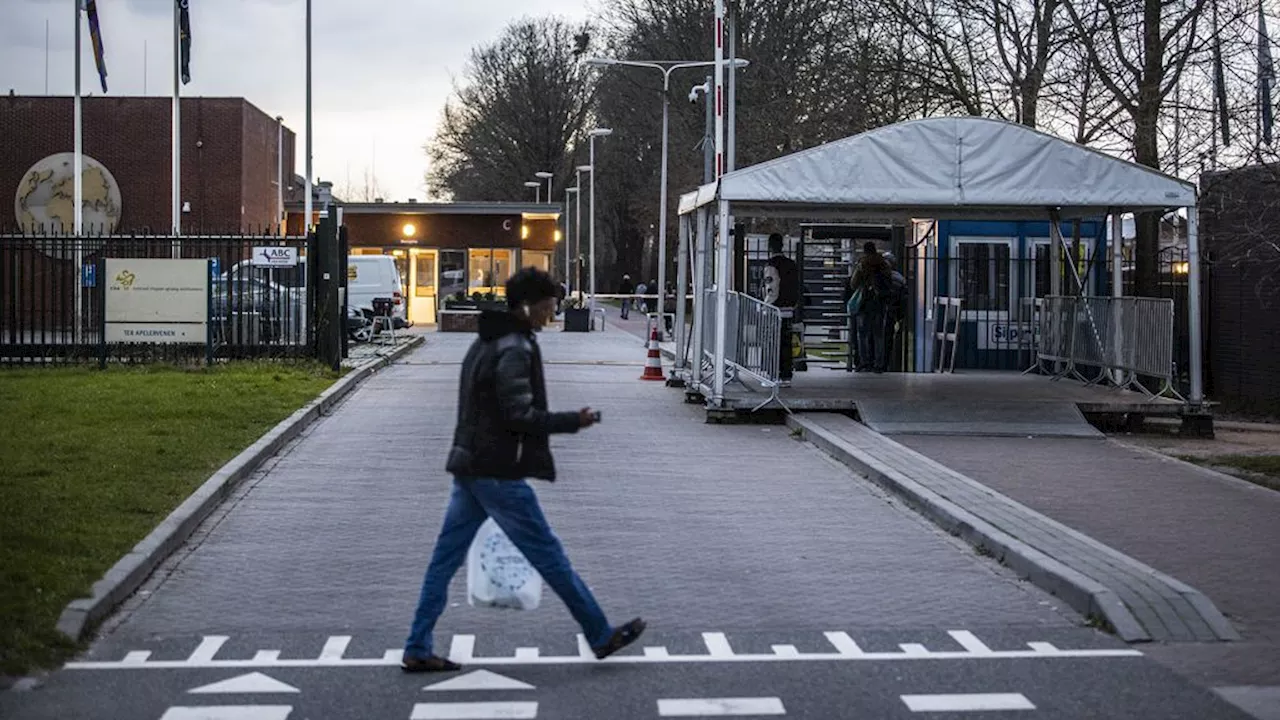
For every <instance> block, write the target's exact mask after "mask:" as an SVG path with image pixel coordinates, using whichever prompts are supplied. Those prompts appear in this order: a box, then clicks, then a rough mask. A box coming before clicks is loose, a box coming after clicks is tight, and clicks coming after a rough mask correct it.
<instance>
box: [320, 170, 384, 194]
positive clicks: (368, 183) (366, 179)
mask: <svg viewBox="0 0 1280 720" xmlns="http://www.w3.org/2000/svg"><path fill="white" fill-rule="evenodd" d="M333 194H334V196H335V197H339V198H342V200H343V201H345V202H378V201H379V200H381V199H382V198H385V197H386V196H387V192H386V190H385V189H384V188H383V187H382V183H380V182H379V181H378V176H377V175H375V174H374V173H373V171H371V170H370V169H369V168H365V169H364V175H363V177H362V178H361V179H360V180H358V181H355V182H352V181H351V180H350V178H348V179H347V181H346V182H344V183H342V184H341V185H338V186H337V187H335V188H334V189H333Z"/></svg>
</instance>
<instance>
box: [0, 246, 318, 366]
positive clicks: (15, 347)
mask: <svg viewBox="0 0 1280 720" xmlns="http://www.w3.org/2000/svg"><path fill="white" fill-rule="evenodd" d="M307 245H308V241H307V238H303V237H280V236H274V235H265V236H253V235H219V236H192V237H170V236H151V235H111V236H82V237H76V236H74V235H54V234H49V235H35V236H32V235H0V363H9V364H31V363H76V362H98V361H101V359H102V357H103V354H104V351H105V354H106V358H107V360H109V361H129V362H133V361H155V360H162V361H173V362H178V361H185V360H193V359H196V358H200V359H203V358H204V357H205V356H206V352H207V347H206V346H198V347H197V346H191V345H163V344H154V343H111V344H104V342H103V340H104V338H103V337H102V334H101V327H102V321H103V312H104V308H103V297H104V291H103V290H104V287H105V284H106V283H107V281H108V280H109V278H104V277H100V275H101V268H102V262H101V261H102V260H104V259H107V258H113V259H115V258H139V259H142V258H174V257H180V258H186V259H204V260H212V261H213V262H212V264H213V272H212V273H211V277H210V296H211V297H210V302H209V307H210V313H209V334H210V337H211V340H212V344H213V354H214V356H215V357H216V358H255V357H279V358H287V357H298V358H301V357H313V356H314V355H315V349H314V347H313V345H314V343H313V337H312V330H311V326H310V322H309V317H308V316H309V315H310V314H311V313H309V308H310V306H311V299H312V293H311V282H310V279H309V278H308V273H307V272H306V270H305V265H302V264H299V265H298V266H294V267H266V266H261V265H255V264H254V261H253V255H254V249H255V248H262V247H268V246H270V247H288V248H293V249H295V251H296V254H297V256H298V257H299V258H304V257H305V256H306V254H307Z"/></svg>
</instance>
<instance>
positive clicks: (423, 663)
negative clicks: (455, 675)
mask: <svg viewBox="0 0 1280 720" xmlns="http://www.w3.org/2000/svg"><path fill="white" fill-rule="evenodd" d="M400 669H401V670H404V671H405V672H407V673H422V672H452V671H454V670H461V669H462V666H461V665H459V664H458V663H456V662H454V661H452V660H449V659H446V658H442V657H440V656H438V655H431V656H429V657H424V658H420V657H409V656H408V655H406V656H405V657H404V659H403V660H401V661H400Z"/></svg>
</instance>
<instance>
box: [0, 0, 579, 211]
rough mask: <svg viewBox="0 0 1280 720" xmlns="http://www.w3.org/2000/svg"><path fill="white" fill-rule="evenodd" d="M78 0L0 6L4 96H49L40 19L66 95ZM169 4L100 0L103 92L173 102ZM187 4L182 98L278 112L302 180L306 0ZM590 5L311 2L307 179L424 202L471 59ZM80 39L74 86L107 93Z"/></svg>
mask: <svg viewBox="0 0 1280 720" xmlns="http://www.w3.org/2000/svg"><path fill="white" fill-rule="evenodd" d="M78 2H79V0H0V92H4V93H8V92H9V90H10V89H12V90H13V91H14V92H15V93H17V94H19V95H43V94H45V93H46V84H45V83H46V79H45V78H46V62H45V57H46V55H45V25H46V21H47V22H48V47H49V51H48V63H47V65H48V86H47V88H48V89H47V92H48V93H49V94H53V95H70V94H71V93H72V89H73V85H72V83H73V82H74V75H73V74H72V71H71V68H72V65H73V64H74V56H73V49H74V48H73V38H74V35H73V33H74V32H75V28H74V26H73V25H72V22H73V20H74V17H75V14H74V13H75V11H74V8H75V4H76V3H78ZM173 2H174V0H97V4H98V15H99V21H100V25H101V28H102V37H103V45H104V46H105V49H106V53H105V54H106V61H107V73H108V75H107V89H108V91H109V93H108V94H110V95H115V96H120V95H142V94H143V93H144V91H145V93H146V94H148V95H170V96H171V95H172V92H173V90H172V88H173V72H172V70H171V68H172V67H173V65H172V58H173V49H172V48H173V40H172V35H171V28H172V23H173V14H172V12H173V11H172V8H173ZM190 2H191V36H192V49H191V55H192V57H191V83H190V84H188V85H184V86H183V87H182V94H183V95H184V96H195V95H205V96H232V97H244V98H246V99H247V100H248V101H249V102H251V103H253V104H254V105H256V106H258V107H259V108H261V109H262V110H263V111H265V112H266V113H267V114H268V115H270V116H273V117H274V116H276V115H282V116H284V121H285V125H287V126H288V127H290V128H291V129H293V130H294V131H295V132H296V133H297V134H298V155H297V157H298V167H297V168H296V171H297V172H298V173H299V174H301V173H302V172H303V170H304V168H305V166H304V164H303V162H304V160H303V157H304V156H303V152H304V144H303V143H304V142H305V135H304V127H305V124H304V122H305V121H304V109H305V86H304V81H305V68H306V66H305V48H306V44H305V43H306V36H305V18H306V5H305V3H304V0H190ZM593 7H596V5H595V3H594V0H313V1H312V16H313V26H312V48H313V51H312V52H313V55H312V63H313V64H312V72H313V76H314V82H313V88H312V93H313V95H312V123H313V126H314V129H315V140H314V148H313V153H314V160H313V162H314V167H315V174H316V175H317V176H319V177H320V178H322V179H325V180H332V181H333V182H334V184H335V185H337V186H341V185H342V184H344V183H345V182H346V180H347V177H348V173H349V176H350V179H351V183H352V184H359V183H360V182H361V179H362V178H363V175H364V171H365V169H366V168H376V173H377V177H378V179H379V183H380V184H381V185H382V187H383V189H384V190H385V191H386V193H387V199H388V200H391V199H398V200H406V199H408V198H410V197H414V198H418V199H420V200H421V199H424V198H425V197H426V191H425V189H424V187H423V181H422V178H423V173H424V171H425V170H426V162H427V161H426V155H425V154H424V153H423V151H422V146H423V144H424V143H425V142H426V141H427V139H428V138H429V137H430V136H431V134H432V133H433V132H434V130H435V126H436V123H437V122H438V121H439V118H440V112H441V110H442V109H443V107H444V102H445V100H446V98H447V97H448V95H449V91H450V89H451V78H452V77H454V76H460V75H461V72H462V69H463V65H464V63H465V62H466V59H467V55H468V53H469V51H470V49H471V48H472V47H473V46H475V45H477V44H484V43H489V42H492V41H493V40H494V39H496V38H497V37H498V34H499V33H500V32H501V30H502V28H503V27H504V26H505V25H507V24H508V23H509V22H511V21H512V20H515V19H518V18H519V17H522V16H525V15H530V16H540V15H549V14H554V15H559V16H561V17H564V18H567V19H569V20H571V21H574V22H577V21H580V20H583V19H585V18H586V17H587V16H588V14H589V11H590V9H591V8H593ZM81 31H82V42H83V49H82V58H81V60H82V67H83V76H82V77H83V79H82V80H81V82H82V87H83V88H84V92H85V93H89V92H92V93H94V94H101V87H100V86H99V85H98V76H97V72H96V70H95V69H94V65H93V53H92V49H91V47H90V44H89V35H88V28H87V25H84V26H82V28H81ZM144 47H145V52H144ZM144 57H145V58H146V59H145V62H144ZM144 66H145V68H146V70H145V72H144ZM68 150H70V148H68ZM375 161H376V164H375Z"/></svg>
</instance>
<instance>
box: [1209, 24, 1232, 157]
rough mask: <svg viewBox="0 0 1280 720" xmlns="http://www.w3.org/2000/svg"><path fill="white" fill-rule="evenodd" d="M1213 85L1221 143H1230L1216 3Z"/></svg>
mask: <svg viewBox="0 0 1280 720" xmlns="http://www.w3.org/2000/svg"><path fill="white" fill-rule="evenodd" d="M1213 38H1214V40H1213V85H1214V91H1215V93H1216V94H1217V98H1216V99H1217V104H1218V119H1219V120H1218V121H1219V122H1220V123H1221V124H1222V144H1223V145H1230V144H1231V125H1230V115H1229V114H1228V112H1227V78H1226V73H1225V72H1224V71H1223V65H1222V35H1221V34H1220V33H1219V32H1218V5H1217V4H1216V3H1215V4H1214V6H1213Z"/></svg>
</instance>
